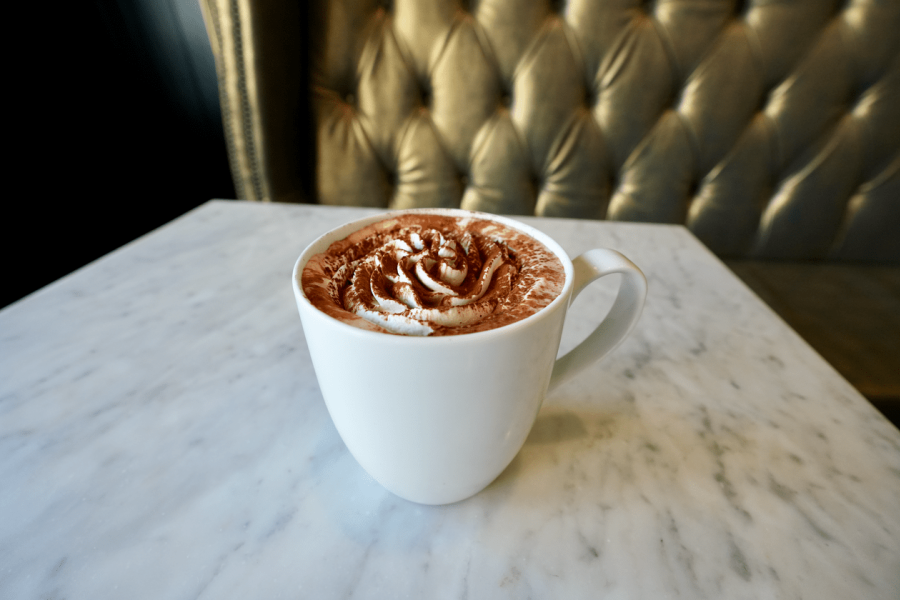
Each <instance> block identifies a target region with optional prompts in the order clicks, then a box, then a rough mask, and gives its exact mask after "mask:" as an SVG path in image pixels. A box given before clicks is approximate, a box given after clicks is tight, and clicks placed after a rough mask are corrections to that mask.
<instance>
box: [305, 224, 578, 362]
mask: <svg viewBox="0 0 900 600" xmlns="http://www.w3.org/2000/svg"><path fill="white" fill-rule="evenodd" d="M404 214H435V215H446V216H454V217H459V216H468V217H474V218H478V219H484V220H488V221H495V222H498V223H501V224H503V225H505V226H507V227H511V228H512V229H515V230H517V231H519V232H521V233H525V234H527V235H528V236H530V237H532V238H534V239H536V240H537V241H538V242H540V243H541V244H543V245H544V246H545V247H546V248H547V249H548V250H550V251H551V252H552V253H553V254H554V256H556V258H557V259H559V261H560V263H562V266H563V271H564V273H565V281H564V282H563V288H562V290H560V292H559V294H558V295H557V296H556V298H554V299H553V300H552V301H551V302H550V303H549V304H547V305H546V306H544V307H543V308H541V309H540V310H538V311H537V312H536V313H534V314H531V315H529V316H527V317H525V318H524V319H519V320H518V321H514V322H512V323H507V324H506V325H502V326H500V327H494V328H492V329H485V330H482V331H473V332H470V333H461V334H456V335H437V336H430V335H424V336H417V335H403V334H396V333H391V332H389V331H373V330H371V329H362V328H360V327H356V326H355V325H351V324H349V323H345V322H344V321H341V320H340V319H336V318H334V317H332V316H331V315H329V314H327V313H325V312H324V311H322V310H321V309H319V308H318V307H317V306H316V305H315V304H313V303H312V302H311V301H310V300H309V298H307V296H306V293H305V292H304V291H303V286H302V284H301V278H302V276H303V267H305V266H306V263H307V262H309V259H310V258H312V256H314V255H315V254H318V253H319V252H322V251H324V249H323V250H320V251H319V252H313V251H312V250H313V248H314V247H316V246H318V245H319V244H321V243H322V242H323V240H325V239H326V238H330V237H332V236H335V237H334V238H333V239H330V240H329V241H328V245H331V244H332V243H334V242H336V241H338V240H341V239H344V238H346V237H348V236H349V235H351V234H353V233H354V232H356V231H359V230H360V229H362V228H363V227H366V226H368V225H371V224H373V223H377V222H379V221H385V220H387V219H390V218H392V217H393V216H399V215H404ZM344 230H346V231H344ZM339 234H343V235H342V237H337V236H338V235H339ZM325 248H327V246H325ZM573 279H574V267H573V266H572V259H571V258H569V255H568V254H566V251H565V250H563V248H562V246H560V245H559V243H558V242H557V241H556V240H554V239H553V238H552V237H550V236H549V235H547V234H546V233H544V232H543V231H540V230H539V229H536V228H534V227H532V226H530V225H528V224H526V223H523V222H521V221H518V220H516V219H514V218H511V217H507V216H504V215H495V214H492V213H486V212H481V211H474V210H467V209H464V208H407V209H397V210H386V211H385V212H382V213H379V214H376V215H370V216H367V217H361V218H359V219H355V220H353V221H348V222H346V223H342V224H341V225H338V226H337V227H334V228H332V229H330V230H328V231H326V232H324V233H322V234H321V235H319V236H317V237H316V238H315V239H314V240H313V241H311V242H310V243H309V244H307V246H306V247H305V248H304V249H303V251H302V252H301V253H300V256H299V257H298V258H297V260H296V261H295V262H294V268H293V272H292V280H293V282H292V283H293V288H294V297H295V298H296V299H297V301H298V302H299V301H302V302H303V303H304V304H305V305H306V307H307V308H310V309H312V311H311V313H312V314H315V315H316V318H317V319H325V320H326V321H327V322H329V323H332V324H334V325H336V326H338V327H340V328H341V329H342V331H344V332H345V333H346V334H349V335H360V336H362V338H364V339H366V338H369V339H371V336H378V337H379V339H381V340H382V341H383V342H388V343H391V342H392V343H398V344H407V343H413V344H415V343H419V344H429V345H433V344H435V343H438V344H453V343H464V342H465V340H471V339H473V336H477V337H478V338H479V339H481V338H486V337H489V336H499V335H505V334H507V333H512V332H513V330H518V329H522V328H523V327H528V326H529V324H530V323H534V322H537V321H539V320H541V319H543V318H546V317H548V316H549V315H550V314H551V313H552V312H554V311H555V310H557V309H558V308H559V305H560V304H562V303H568V298H569V296H570V293H571V291H572V285H573ZM413 340H417V341H413ZM425 340H428V341H425ZM438 340H441V341H438Z"/></svg>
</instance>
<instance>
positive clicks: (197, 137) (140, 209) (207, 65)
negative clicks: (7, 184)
mask: <svg viewBox="0 0 900 600" xmlns="http://www.w3.org/2000/svg"><path fill="white" fill-rule="evenodd" d="M77 4H78V6H77V10H76V8H69V13H68V14H62V15H60V14H59V12H57V13H56V14H55V15H54V17H55V18H53V19H52V20H51V19H50V18H49V16H48V15H44V17H45V20H43V21H42V20H41V15H38V14H35V15H33V17H32V21H30V22H37V23H50V22H51V21H52V22H53V23H54V25H45V26H42V27H41V28H39V29H38V32H39V33H40V34H41V35H38V36H36V40H34V41H33V42H32V45H33V46H35V47H30V46H26V47H23V48H21V49H20V52H19V53H18V54H17V59H19V60H18V62H17V63H16V66H17V69H16V75H15V77H16V78H17V79H18V80H19V81H20V82H21V83H22V85H21V86H17V87H16V88H14V89H19V90H24V93H23V94H22V95H21V97H20V104H19V105H17V110H15V111H13V112H12V116H13V119H14V120H19V121H21V122H20V123H13V124H12V125H13V127H15V128H16V129H17V133H16V142H15V144H14V147H15V148H16V150H17V152H16V158H14V159H13V160H12V161H7V164H8V169H9V170H8V171H7V174H8V176H9V181H12V182H13V183H14V184H15V185H14V186H13V187H11V188H8V190H7V197H6V199H5V202H4V204H5V206H6V207H7V210H6V211H5V213H6V215H7V216H6V218H4V219H3V221H4V222H3V225H2V231H3V240H4V244H3V249H4V251H3V254H4V255H5V256H6V257H7V258H8V259H11V260H7V261H6V262H7V268H6V269H5V271H6V276H5V277H4V278H3V285H2V286H0V294H2V295H0V306H5V305H7V304H9V303H11V302H14V301H15V300H17V299H18V298H21V297H22V296H24V295H27V294H29V293H31V292H33V291H34V290H37V289H39V288H40V287H43V286H44V285H46V284H48V283H50V282H52V281H54V280H56V279H58V278H60V277H62V276H64V275H66V274H67V273H69V272H71V271H73V270H75V269H77V268H79V267H81V266H82V265H84V264H86V263H89V262H91V261H93V260H95V259H97V258H99V257H101V256H103V255H104V254H106V253H108V252H110V251H112V250H114V249H116V248H118V247H119V246H121V245H123V244H125V243H127V242H129V241H131V240H133V239H135V238H136V237H139V236H141V235H143V234H145V233H147V232H149V231H152V230H153V229H155V228H157V227H159V226H160V225H163V224H165V223H166V222H168V221H170V220H172V219H173V218H175V217H177V216H179V215H181V214H183V213H184V212H186V211H188V210H190V209H191V208H193V207H195V206H197V205H199V204H201V203H203V202H205V201H206V200H208V199H210V198H233V197H234V196H235V192H234V187H233V185H232V182H231V175H230V173H229V170H228V160H227V155H226V150H225V141H224V136H223V132H222V124H221V116H220V114H219V108H218V92H217V89H216V79H215V64H214V62H213V57H212V52H211V50H210V47H209V41H208V39H207V38H206V34H205V31H204V28H203V22H202V17H201V14H200V9H199V5H198V3H197V0H93V2H87V3H77ZM54 10H55V9H54ZM23 22H29V21H23Z"/></svg>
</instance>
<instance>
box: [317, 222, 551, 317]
mask: <svg viewBox="0 0 900 600" xmlns="http://www.w3.org/2000/svg"><path fill="white" fill-rule="evenodd" d="M432 232H439V233H440V236H442V237H440V240H438V237H439V236H436V235H435V234H433V233H432ZM416 236H418V237H416ZM397 239H402V240H404V242H403V243H408V242H409V240H413V243H414V244H416V243H418V244H420V245H422V246H428V247H425V248H424V249H422V248H419V247H416V248H412V249H411V250H409V251H410V252H413V253H417V254H415V256H416V257H419V256H421V255H422V254H424V253H426V252H428V251H429V250H430V249H431V250H434V249H435V248H437V246H438V241H440V243H441V244H442V245H441V253H440V255H439V256H438V255H437V254H434V252H432V253H431V254H428V257H427V258H425V259H424V261H423V263H422V265H424V267H423V266H422V265H418V264H416V265H415V266H416V267H417V268H419V269H422V270H423V271H426V272H425V273H421V272H420V275H424V276H425V277H426V279H427V280H428V281H426V282H425V284H424V285H423V283H422V282H420V281H419V280H417V279H416V278H415V277H411V276H409V274H410V273H411V272H412V270H413V259H408V258H403V259H402V260H401V261H400V263H398V262H397V260H395V258H394V255H393V254H392V252H393V251H394V245H395V244H397V243H398V242H396V241H393V240H397ZM467 244H468V248H466V245H467ZM385 248H387V250H385ZM404 248H406V249H409V246H408V245H407V246H404ZM454 252H455V255H454ZM498 252H499V254H498ZM375 255H377V256H378V260H377V261H376V260H375V259H374V258H373V257H374V256H375ZM405 256H406V255H405V254H404V257H405ZM447 257H449V258H447ZM417 260H419V259H417ZM501 260H502V264H500V266H499V267H496V264H497V263H498V262H500V261H501ZM405 261H409V264H408V265H407V264H406V262H405ZM436 261H442V263H443V264H438V263H437V262H436ZM460 261H465V262H467V264H468V266H469V271H468V273H467V274H466V276H465V279H464V280H463V281H461V282H459V283H458V284H456V283H453V282H449V283H447V282H442V281H438V280H437V274H438V272H439V271H440V270H442V269H443V270H444V271H446V270H447V269H448V268H449V269H453V268H457V267H458V266H459V263H460ZM398 264H399V267H398ZM491 265H493V266H494V267H495V270H494V271H491V272H489V273H488V272H484V271H483V269H485V268H487V267H489V266H491ZM379 268H380V269H384V270H385V272H386V273H387V274H388V275H387V278H386V277H385V275H384V274H383V273H382V272H381V271H380V270H378V269H379ZM360 269H363V270H360ZM356 271H359V273H357V274H356V278H355V280H356V281H358V282H360V284H361V285H363V287H362V288H361V289H356V288H355V287H354V288H352V289H351V281H353V280H354V273H355V272H356ZM441 272H443V271H441ZM398 273H399V275H398ZM479 277H481V278H482V280H483V281H488V280H489V285H488V287H487V289H486V290H481V291H478V289H477V288H478V286H479V285H481V284H480V283H479V279H478V278H479ZM388 279H392V280H393V281H388ZM564 282H565V271H564V269H563V266H562V263H561V262H560V261H559V259H558V258H557V257H556V255H555V254H553V252H551V251H550V250H549V249H548V248H546V247H545V246H544V245H543V244H541V243H540V242H538V241H537V240H535V239H534V238H532V237H531V236H529V235H527V234H525V233H523V232H520V231H518V230H515V229H513V228H511V227H507V226H506V225H504V224H501V223H498V222H496V221H491V220H486V219H479V218H477V217H455V216H446V215H435V214H409V213H407V214H402V215H398V216H395V217H389V218H387V219H385V220H383V221H379V222H377V223H374V224H371V225H369V226H367V227H364V228H363V229H360V230H358V231H356V232H354V233H352V234H350V235H349V236H348V237H346V238H344V239H342V240H338V241H336V242H334V243H332V244H331V245H330V246H329V247H328V249H327V250H326V251H325V252H324V253H321V254H317V255H315V256H313V257H312V258H311V259H310V260H309V261H308V262H307V264H306V265H305V267H304V269H303V273H302V276H301V285H302V288H303V292H304V294H305V295H306V297H307V298H308V299H309V300H310V302H311V303H312V304H313V305H314V306H315V307H316V308H318V309H319V310H321V311H322V312H324V313H326V314H328V315H329V316H331V317H333V318H336V319H338V320H341V321H343V322H346V323H349V324H351V325H354V326H356V327H360V328H363V329H369V330H373V331H381V332H385V333H395V332H394V331H391V330H390V329H386V328H385V327H389V326H390V325H385V324H384V323H382V319H384V320H385V322H386V321H387V320H388V319H394V320H400V321H403V322H404V323H405V322H406V321H405V320H408V321H409V322H410V323H412V325H409V327H424V328H425V330H424V331H425V332H423V333H419V332H418V330H415V331H412V330H410V332H407V331H406V330H403V331H402V333H409V334H410V335H459V334H464V333H473V332H477V331H485V330H489V329H495V328H498V327H503V326H504V325H509V324H511V323H514V322H516V321H519V320H522V319H524V318H527V317H529V316H531V315H533V314H535V313H536V312H538V311H539V310H541V309H542V308H544V307H545V306H547V305H548V304H550V302H552V301H553V300H554V299H555V298H556V297H557V296H558V295H559V293H560V292H561V291H562V288H563V284H564ZM426 286H428V287H426ZM435 286H437V287H435ZM369 288H371V290H370V289H369ZM433 290H439V292H435V291H433ZM469 290H474V291H472V292H470V291H469ZM475 292H478V293H481V294H483V295H481V296H478V297H477V302H476V301H473V302H472V303H471V304H468V302H467V306H458V305H459V304H462V302H460V301H459V300H458V298H459V297H463V298H464V297H465V295H466V294H474V293H475ZM373 294H374V297H375V300H374V302H375V303H380V304H379V306H380V307H378V306H376V307H375V308H374V309H371V310H370V307H369V306H368V305H366V302H368V304H372V305H373V306H374V304H373ZM386 296H394V298H390V297H386ZM473 297H474V296H473ZM360 299H361V300H362V302H361V305H360V306H356V305H354V304H353V303H354V302H355V301H358V300H360ZM420 301H421V302H423V304H421V306H420V304H419V303H420ZM401 303H402V304H401ZM362 305H365V306H362ZM404 305H405V306H404ZM348 306H350V307H351V308H353V309H354V310H356V311H357V312H356V313H354V312H351V310H348V308H347V307H348ZM361 306H362V307H361ZM415 306H420V308H419V309H416V308H415ZM354 307H355V308H354ZM407 307H411V308H410V309H408V310H407ZM454 310H458V311H461V312H462V313H464V314H465V315H467V316H466V317H465V319H463V320H466V319H468V320H466V322H465V323H463V324H449V325H445V324H441V323H440V322H436V321H440V320H441V319H444V320H452V319H450V318H449V317H445V315H452V314H455V313H453V312H452V311H454ZM379 311H380V312H379ZM360 315H362V316H360ZM422 315H430V316H434V317H435V319H431V318H428V319H424V320H422V323H424V324H422V325H417V323H418V321H417V320H416V318H417V317H421V316H422ZM364 316H365V317H366V318H363V317H364ZM378 323H382V324H381V325H379V324H378ZM382 325H383V326H382ZM403 326H404V327H406V325H403Z"/></svg>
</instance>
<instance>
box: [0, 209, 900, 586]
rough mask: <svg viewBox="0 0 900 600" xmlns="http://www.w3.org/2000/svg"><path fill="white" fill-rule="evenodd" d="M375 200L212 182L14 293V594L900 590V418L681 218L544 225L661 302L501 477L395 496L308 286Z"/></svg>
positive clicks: (0, 400) (4, 419) (7, 581)
mask: <svg viewBox="0 0 900 600" xmlns="http://www.w3.org/2000/svg"><path fill="white" fill-rule="evenodd" d="M372 212H374V211H373V210H370V209H352V208H332V207H309V206H298V205H263V204H250V203H244V202H225V201H213V202H209V203H207V204H205V205H203V206H201V207H200V208H198V209H196V210H194V211H192V212H191V213H189V214H187V215H186V216H184V217H182V218H180V219H177V220H176V221H174V222H172V223H170V224H169V225H167V226H165V227H163V228H162V229H160V230H158V231H156V232H154V233H152V234H150V235H149V236H146V237H144V238H142V239H140V240H137V241H136V242H133V243H131V244H129V245H127V246H125V247H123V248H121V249H119V250H118V251H116V252H113V253H112V254H110V255H109V256H106V257H104V258H103V259H101V260H99V261H97V262H95V263H93V264H91V265H89V266H88V267H86V268H84V269H81V270H80V271H77V272H76V273H74V274H72V275H70V276H68V277H65V278H63V279H61V280H60V281H57V282H56V283H54V284H52V285H50V286H48V287H46V288H44V289H43V290H41V291H39V292H37V293H35V294H33V295H31V296H29V297H27V298H25V299H23V300H22V301H19V302H18V303H15V304H13V305H11V306H9V307H7V308H6V309H4V310H3V311H0V598H68V599H77V598H86V599H96V598H128V599H132V600H133V599H140V598H153V599H158V598H317V599H318V598H351V597H352V598H390V599H394V598H469V599H477V598H491V599H493V598H567V599H571V598H600V597H602V598H648V599H649V598H676V597H678V598H692V599H702V598H715V599H719V598H792V599H793V598H810V599H818V600H821V599H828V598H840V599H844V598H884V599H893V600H896V599H897V598H900V432H898V431H897V429H896V428H895V427H894V426H893V425H891V424H890V423H889V422H888V421H886V420H885V419H884V418H883V417H882V416H881V415H880V414H879V413H878V412H876V411H875V410H874V409H873V408H872V407H871V406H870V405H869V404H868V403H867V402H866V401H865V400H864V399H863V398H862V396H860V395H859V394H858V393H857V392H856V391H855V390H854V389H853V388H852V387H851V386H850V385H849V384H848V383H847V382H846V381H845V380H844V379H842V378H841V377H840V376H839V375H838V374H837V373H836V372H835V371H834V370H833V369H832V368H831V366H829V365H828V364H827V363H826V362H825V361H824V360H823V359H822V358H821V357H819V356H818V355H817V354H816V353H815V352H814V351H813V350H812V349H811V348H810V347H809V346H808V345H807V344H806V343H804V342H803V341H802V340H801V339H800V338H799V337H798V336H797V335H796V334H795V333H794V332H793V331H792V330H791V329H789V328H788V327H787V326H786V325H785V324H784V323H783V322H782V321H780V320H779V319H778V317H777V316H776V315H775V314H774V313H773V312H772V311H770V310H769V309H768V308H767V307H766V306H765V305H764V304H763V303H762V302H761V301H760V300H759V299H758V298H757V297H756V296H754V295H753V294H752V293H751V292H750V291H749V290H748V289H747V288H746V287H745V286H744V285H743V284H742V283H741V282H740V281H739V280H737V279H736V278H735V277H734V276H732V275H731V274H730V272H729V271H728V270H727V269H726V267H725V266H723V264H722V263H720V262H719V261H718V259H716V258H715V257H714V256H713V255H712V254H710V253H709V252H708V251H707V250H706V249H705V248H704V247H703V246H702V245H701V244H700V243H699V242H698V241H697V240H696V239H695V238H694V237H693V236H692V235H691V234H690V233H689V232H688V231H687V230H686V229H684V228H683V227H680V226H665V225H645V224H627V223H610V222H593V221H570V220H551V219H523V220H526V221H528V222H529V223H530V224H532V225H534V226H535V227H537V228H539V229H541V230H544V231H546V232H547V233H548V234H550V235H551V236H553V237H554V238H555V239H557V240H558V241H559V242H560V243H561V244H562V246H563V247H564V248H565V249H566V251H567V252H569V253H570V254H571V255H573V256H574V255H576V254H578V253H580V252H582V251H584V250H586V249H589V248H591V247H596V246H608V247H612V248H616V249H618V250H620V251H622V252H623V253H624V254H626V255H627V256H629V257H630V258H631V259H632V260H633V261H634V262H635V263H637V264H638V265H639V266H640V267H642V269H643V270H644V272H645V273H646V275H647V277H648V280H649V283H650V293H649V296H648V300H647V305H646V309H645V311H644V314H643V317H642V320H641V321H640V323H639V324H638V326H637V328H636V329H635V331H634V333H633V334H632V335H631V337H630V338H629V339H628V340H627V341H626V342H625V343H624V344H623V345H622V346H621V347H619V348H618V349H617V350H616V351H615V352H614V354H613V355H611V356H610V357H608V358H607V359H606V360H605V361H603V362H601V363H599V364H598V365H597V366H596V368H594V369H592V370H591V371H590V372H589V373H587V374H583V375H581V376H579V377H578V378H576V379H575V380H574V381H572V382H571V383H569V384H567V385H565V386H563V387H561V388H560V389H558V390H557V391H556V392H555V393H554V394H553V395H552V396H550V397H549V398H548V399H547V400H546V402H545V403H544V406H543V408H542V410H541V412H540V414H539V416H538V419H537V422H536V424H535V426H534V429H533V431H532V433H531V435H530V437H529V438H528V440H527V442H526V444H525V446H524V448H523V449H522V451H521V452H520V453H519V455H518V456H517V457H516V459H515V460H514V461H513V463H512V464H511V465H510V467H509V468H508V469H507V470H506V471H505V472H504V473H503V474H502V475H501V476H500V477H499V478H498V479H497V480H496V481H495V482H494V483H492V484H491V485H490V486H489V487H488V488H487V489H486V490H484V491H483V492H482V493H480V494H478V495H476V496H475V497H473V498H471V499H469V500H465V501H463V502H460V503H457V504H453V505H449V506H443V507H428V506H421V505H417V504H413V503H410V502H407V501H404V500H401V499H399V498H397V497H395V496H393V495H391V494H390V493H389V492H387V491H385V490H384V489H383V488H381V487H380V486H379V485H378V484H377V483H375V482H374V481H373V480H371V479H370V478H369V477H368V476H367V475H366V473H365V472H364V471H363V470H362V469H361V468H360V467H359V466H358V465H357V463H356V462H355V461H354V460H353V458H352V457H351V456H350V455H349V453H348V452H347V450H346V449H345V447H344V445H343V443H342V442H341V439H340V438H339V436H338V434H337V432H336V431H335V429H334V427H333V425H332V424H331V421H330V419H329V416H328V413H327V411H326V409H325V406H324V404H323V401H322V397H321V395H320V393H319V389H318V386H317V383H316V378H315V374H314V373H313V369H312V366H311V363H310V360H309V355H308V352H307V348H306V343H305V341H304V337H303V330H302V328H301V325H300V320H299V318H298V316H297V311H296V307H295V305H294V300H293V297H292V292H291V286H290V274H291V268H292V266H293V263H294V260H295V259H296V257H297V256H299V254H300V251H301V250H302V249H303V248H304V247H305V246H306V244H307V243H308V242H310V241H311V240H312V239H313V238H314V237H316V236H317V235H318V234H320V233H322V232H324V231H325V230H327V229H330V228H332V227H333V226H336V225H338V224H340V223H342V222H344V221H347V220H351V219H354V218H357V217H359V216H362V215H365V214H370V213H372ZM607 279H609V278H607ZM614 287H615V286H614V282H612V281H609V282H607V281H605V280H604V281H603V282H600V283H599V284H598V285H595V286H594V287H593V288H590V289H589V290H588V291H586V292H585V293H584V294H582V296H580V297H579V298H578V300H577V301H576V302H575V304H574V305H573V307H572V310H571V311H570V316H569V321H568V322H567V326H566V330H565V333H564V336H563V350H565V349H567V348H571V347H572V346H574V345H575V344H576V343H577V342H578V341H579V340H580V336H582V337H583V336H584V335H585V334H586V332H587V329H588V328H590V327H591V325H592V323H593V322H594V320H593V318H592V317H591V313H592V312H594V311H595V310H596V309H595V308H594V306H593V305H595V304H598V303H599V304H603V303H606V304H609V303H610V302H611V299H612V296H613V293H614ZM588 309H591V310H588Z"/></svg>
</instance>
